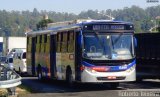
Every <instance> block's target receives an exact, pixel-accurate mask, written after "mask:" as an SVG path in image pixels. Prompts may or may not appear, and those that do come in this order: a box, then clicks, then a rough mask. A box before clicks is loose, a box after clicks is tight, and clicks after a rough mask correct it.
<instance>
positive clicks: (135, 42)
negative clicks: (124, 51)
mask: <svg viewBox="0 0 160 97" xmlns="http://www.w3.org/2000/svg"><path fill="white" fill-rule="evenodd" d="M134 45H135V47H137V39H136V38H135V37H134Z"/></svg>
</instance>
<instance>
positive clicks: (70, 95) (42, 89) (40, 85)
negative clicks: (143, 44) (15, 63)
mask: <svg viewBox="0 0 160 97" xmlns="http://www.w3.org/2000/svg"><path fill="white" fill-rule="evenodd" d="M22 83H23V85H25V86H27V87H30V88H32V90H33V93H31V94H25V95H24V94H23V95H19V97H111V96H112V97H123V96H125V97H128V96H129V97H146V96H147V97H154V96H160V81H159V80H145V81H142V82H132V83H131V82H130V83H121V84H120V86H119V87H118V88H116V89H111V88H109V87H108V85H103V84H76V87H74V88H69V87H68V86H67V85H65V83H64V82H61V81H53V80H48V79H47V80H44V81H39V80H38V79H37V78H36V77H24V78H23V79H22Z"/></svg>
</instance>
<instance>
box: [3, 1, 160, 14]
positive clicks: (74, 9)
mask: <svg viewBox="0 0 160 97" xmlns="http://www.w3.org/2000/svg"><path fill="white" fill-rule="evenodd" d="M158 1H159V2H156V3H147V0H0V10H3V9H5V10H8V11H11V10H18V11H21V10H30V11H32V10H33V8H37V9H38V10H39V11H40V10H47V11H56V12H69V13H76V14H78V13H80V12H81V11H86V10H88V9H92V10H96V9H98V10H99V11H100V10H106V9H122V8H124V7H131V6H132V5H137V6H139V7H141V8H146V7H148V6H156V5H160V0H158Z"/></svg>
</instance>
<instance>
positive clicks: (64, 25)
mask: <svg viewBox="0 0 160 97" xmlns="http://www.w3.org/2000/svg"><path fill="white" fill-rule="evenodd" d="M99 23H101V24H103V23H105V24H129V25H133V24H132V23H130V22H124V21H112V20H91V19H89V20H88V19H85V20H84V19H83V20H74V21H65V22H57V23H51V24H49V27H48V28H47V29H46V30H40V31H32V32H28V33H27V36H33V37H35V36H37V35H41V34H57V32H62V31H66V30H72V29H76V28H80V27H82V26H83V25H88V24H99Z"/></svg>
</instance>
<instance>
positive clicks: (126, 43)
mask: <svg viewBox="0 0 160 97" xmlns="http://www.w3.org/2000/svg"><path fill="white" fill-rule="evenodd" d="M56 24H57V25H56ZM135 44H136V41H135V38H134V25H133V24H132V23H129V22H123V21H109V20H79V21H78V20H77V21H76V22H75V21H74V22H69V23H66V22H65V23H64V24H63V23H54V24H53V25H52V26H51V27H49V28H48V29H46V30H41V31H35V32H29V33H27V71H28V73H29V74H32V75H34V76H38V78H39V79H42V78H45V77H47V78H51V79H56V80H65V81H66V82H67V83H68V84H70V85H71V84H73V82H81V83H109V84H110V85H111V86H112V87H117V86H118V85H119V82H130V81H135V80H136V70H135V66H136V60H135Z"/></svg>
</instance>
